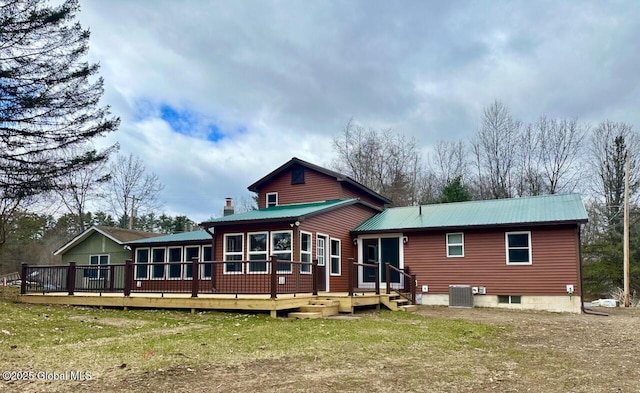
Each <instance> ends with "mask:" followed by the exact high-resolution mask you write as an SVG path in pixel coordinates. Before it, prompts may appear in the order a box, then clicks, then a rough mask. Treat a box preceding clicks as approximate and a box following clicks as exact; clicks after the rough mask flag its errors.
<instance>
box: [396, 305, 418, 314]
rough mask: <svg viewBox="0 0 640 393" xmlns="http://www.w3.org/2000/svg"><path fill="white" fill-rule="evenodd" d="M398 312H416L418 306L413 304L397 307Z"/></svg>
mask: <svg viewBox="0 0 640 393" xmlns="http://www.w3.org/2000/svg"><path fill="white" fill-rule="evenodd" d="M398 310H400V311H406V312H416V311H418V306H416V305H415V304H405V305H402V306H400V307H398Z"/></svg>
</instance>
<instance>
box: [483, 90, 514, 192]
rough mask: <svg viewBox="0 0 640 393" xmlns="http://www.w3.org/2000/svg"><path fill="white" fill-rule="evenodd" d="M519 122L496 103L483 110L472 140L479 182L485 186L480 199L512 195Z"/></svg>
mask: <svg viewBox="0 0 640 393" xmlns="http://www.w3.org/2000/svg"><path fill="white" fill-rule="evenodd" d="M521 129H522V123H521V122H520V121H518V120H515V119H514V118H513V117H512V116H511V114H510V113H509V110H508V109H507V108H506V107H505V106H504V105H503V104H502V103H500V102H499V101H494V102H493V104H491V105H489V106H488V107H487V108H485V110H484V112H483V116H482V125H481V126H480V129H478V131H477V133H476V135H475V138H474V139H473V141H472V152H473V154H474V155H475V164H476V167H477V170H478V179H477V180H478V181H479V182H480V183H485V184H486V187H483V188H482V194H486V195H483V196H486V197H489V198H509V197H512V196H513V195H514V184H513V177H514V170H515V166H516V162H517V153H518V147H517V146H518V144H519V143H520V142H521V139H520V137H521Z"/></svg>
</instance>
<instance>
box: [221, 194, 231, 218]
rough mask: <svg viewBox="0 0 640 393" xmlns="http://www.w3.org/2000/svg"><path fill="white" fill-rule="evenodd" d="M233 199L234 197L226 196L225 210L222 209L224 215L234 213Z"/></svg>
mask: <svg viewBox="0 0 640 393" xmlns="http://www.w3.org/2000/svg"><path fill="white" fill-rule="evenodd" d="M232 201H233V199H231V198H225V204H224V210H223V211H222V215H223V216H225V217H226V216H230V215H232V214H233V212H234V210H233V203H232Z"/></svg>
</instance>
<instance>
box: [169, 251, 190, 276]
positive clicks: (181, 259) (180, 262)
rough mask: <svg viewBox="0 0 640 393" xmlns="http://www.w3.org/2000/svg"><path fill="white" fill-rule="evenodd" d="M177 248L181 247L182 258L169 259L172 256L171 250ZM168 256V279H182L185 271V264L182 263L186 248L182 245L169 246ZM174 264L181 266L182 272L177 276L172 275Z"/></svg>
mask: <svg viewBox="0 0 640 393" xmlns="http://www.w3.org/2000/svg"><path fill="white" fill-rule="evenodd" d="M175 249H179V250H180V260H179V261H169V259H170V257H171V252H170V251H171V250H175ZM166 253H167V256H166V260H167V280H182V279H183V278H182V277H183V275H184V272H183V269H182V267H183V266H184V265H183V264H182V262H184V256H185V255H184V248H183V247H181V246H170V247H167V251H166ZM172 264H175V265H178V266H179V267H180V273H179V274H178V276H177V277H172V276H171V267H172Z"/></svg>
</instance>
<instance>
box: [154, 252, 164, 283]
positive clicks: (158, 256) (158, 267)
mask: <svg viewBox="0 0 640 393" xmlns="http://www.w3.org/2000/svg"><path fill="white" fill-rule="evenodd" d="M165 254H166V249H165V248H152V249H151V263H152V265H153V268H152V269H151V278H155V279H161V278H164V271H165V265H164V258H165Z"/></svg>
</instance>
